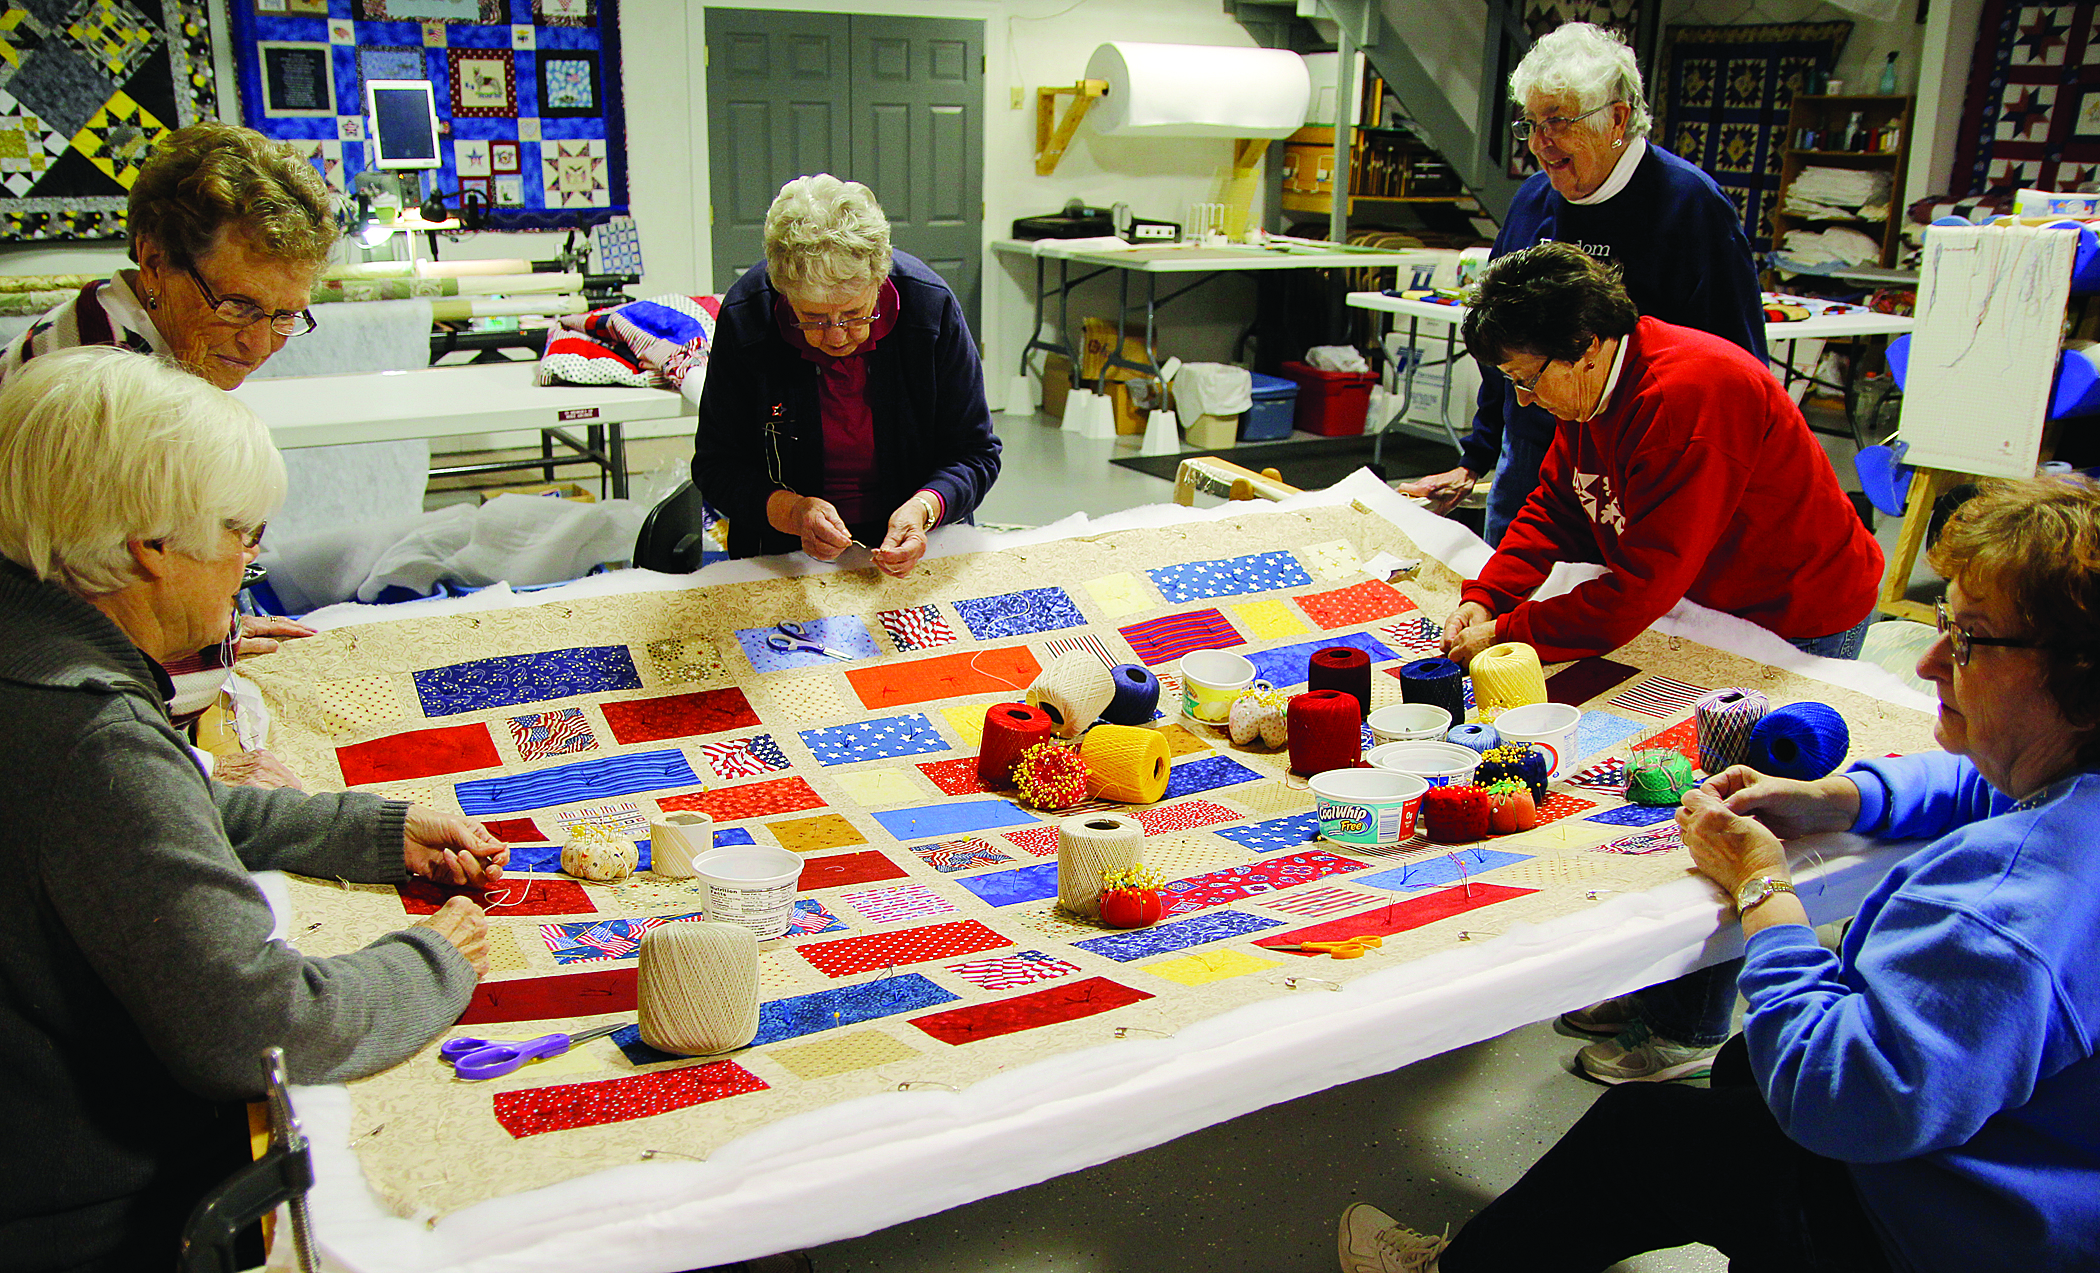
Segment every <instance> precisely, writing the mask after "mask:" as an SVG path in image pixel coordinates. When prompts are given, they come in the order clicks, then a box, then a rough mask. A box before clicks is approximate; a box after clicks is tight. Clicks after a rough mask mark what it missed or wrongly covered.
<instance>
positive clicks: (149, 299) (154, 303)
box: [146, 292, 160, 309]
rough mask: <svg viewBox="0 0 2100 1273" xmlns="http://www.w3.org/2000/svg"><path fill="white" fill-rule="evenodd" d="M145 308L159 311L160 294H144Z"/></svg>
mask: <svg viewBox="0 0 2100 1273" xmlns="http://www.w3.org/2000/svg"><path fill="white" fill-rule="evenodd" d="M146 308H147V309H159V308H160V293H158V292H148V293H146Z"/></svg>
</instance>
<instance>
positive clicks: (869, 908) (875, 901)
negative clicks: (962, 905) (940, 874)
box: [846, 884, 955, 924]
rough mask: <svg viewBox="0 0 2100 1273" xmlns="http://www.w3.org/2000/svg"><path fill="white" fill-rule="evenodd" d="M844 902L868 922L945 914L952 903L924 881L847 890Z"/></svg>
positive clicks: (891, 922)
mask: <svg viewBox="0 0 2100 1273" xmlns="http://www.w3.org/2000/svg"><path fill="white" fill-rule="evenodd" d="M846 904H847V905H848V906H851V907H852V908H853V909H854V910H857V911H859V912H860V913H861V914H863V915H865V916H867V918H868V922H869V923H871V924H894V923H896V922H897V921H899V920H905V919H925V918H927V917H928V916H932V915H947V914H950V913H952V912H953V911H954V910H955V903H953V902H951V901H949V900H948V899H947V898H945V897H942V896H941V895H940V894H939V893H936V892H934V891H933V890H932V889H930V888H928V887H926V886H925V885H924V884H899V885H897V886H896V887H894V888H872V889H867V890H864V891H862V892H859V893H848V894H846Z"/></svg>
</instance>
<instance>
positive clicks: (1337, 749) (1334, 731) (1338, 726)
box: [1285, 690, 1364, 778]
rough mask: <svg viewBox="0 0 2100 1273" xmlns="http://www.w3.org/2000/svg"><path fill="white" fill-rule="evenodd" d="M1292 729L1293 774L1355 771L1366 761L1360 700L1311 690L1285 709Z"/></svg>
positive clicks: (1307, 774) (1305, 774) (1332, 692)
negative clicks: (1341, 770) (1342, 770)
mask: <svg viewBox="0 0 2100 1273" xmlns="http://www.w3.org/2000/svg"><path fill="white" fill-rule="evenodd" d="M1285 721H1286V723H1287V724H1288V725H1289V727H1290V735H1291V737H1290V744H1291V772H1292V773H1294V774H1297V775H1298V776H1299V777H1301V778H1310V777H1312V776H1314V775H1315V774H1323V773H1326V772H1327V771H1328V770H1330V769H1351V768H1354V767H1355V766H1356V764H1357V762H1358V761H1361V760H1362V759H1363V754H1364V749H1363V742H1364V740H1363V728H1364V716H1363V713H1362V712H1361V711H1359V710H1358V709H1357V706H1356V700H1355V699H1354V698H1351V697H1350V696H1349V695H1347V694H1345V693H1343V692H1342V691H1340V690H1308V691H1307V692H1305V693H1303V694H1300V695H1298V696H1297V697H1296V698H1294V699H1292V700H1291V702H1290V706H1289V707H1288V708H1286V709H1285Z"/></svg>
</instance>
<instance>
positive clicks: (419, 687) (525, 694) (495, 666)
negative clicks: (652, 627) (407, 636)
mask: <svg viewBox="0 0 2100 1273" xmlns="http://www.w3.org/2000/svg"><path fill="white" fill-rule="evenodd" d="M410 676H411V679H413V680H414V681H415V683H416V697H417V699H419V700H420V701H421V702H422V704H423V714H424V715H425V716H457V715H458V714H459V713H461V712H474V711H480V710H482V709H483V708H488V707H511V706H513V705H515V704H518V703H536V702H540V701H543V700H545V699H550V698H575V697H578V696H580V695H584V694H604V693H608V692H610V691H613V690H638V689H640V688H641V687H642V678H641V674H640V673H638V672H636V671H635V668H634V657H633V656H632V655H630V654H629V653H628V652H627V647H626V646H624V645H594V646H583V647H580V648H577V649H573V650H548V651H545V652H544V653H540V654H509V655H505V656H503V657H501V658H494V659H476V660H474V661H473V662H471V663H454V664H452V665H451V666H449V667H433V668H426V669H425V670H423V671H421V672H414V673H411V674H410Z"/></svg>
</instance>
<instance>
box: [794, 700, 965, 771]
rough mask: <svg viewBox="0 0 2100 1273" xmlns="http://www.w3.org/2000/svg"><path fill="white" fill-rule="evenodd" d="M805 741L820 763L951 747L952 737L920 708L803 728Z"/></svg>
mask: <svg viewBox="0 0 2100 1273" xmlns="http://www.w3.org/2000/svg"><path fill="white" fill-rule="evenodd" d="M801 735H802V744H803V746H805V747H808V748H809V753H810V755H811V756H812V757H814V758H815V759H816V762H817V763H818V764H820V765H850V764H852V763H853V762H855V761H859V760H886V759H889V758H890V757H892V756H916V755H920V754H922V753H924V752H929V751H947V750H948V740H947V739H945V738H943V737H941V732H940V731H939V730H937V729H935V728H934V727H933V722H932V721H931V720H928V719H927V718H926V716H925V715H924V714H922V713H919V712H911V713H909V714H907V715H903V716H886V717H882V718H880V719H878V720H866V721H856V722H854V723H853V724H850V725H831V726H826V727H824V728H821V729H805V730H802V731H801Z"/></svg>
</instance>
